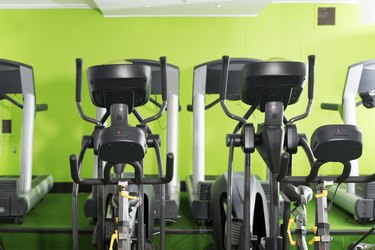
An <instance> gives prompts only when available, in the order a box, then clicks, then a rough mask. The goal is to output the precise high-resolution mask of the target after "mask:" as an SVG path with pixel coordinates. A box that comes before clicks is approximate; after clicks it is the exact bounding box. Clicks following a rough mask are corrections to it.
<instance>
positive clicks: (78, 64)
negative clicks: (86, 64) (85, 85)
mask: <svg viewBox="0 0 375 250" xmlns="http://www.w3.org/2000/svg"><path fill="white" fill-rule="evenodd" d="M81 89H82V59H81V58H77V59H76V102H81V97H82V90H81Z"/></svg>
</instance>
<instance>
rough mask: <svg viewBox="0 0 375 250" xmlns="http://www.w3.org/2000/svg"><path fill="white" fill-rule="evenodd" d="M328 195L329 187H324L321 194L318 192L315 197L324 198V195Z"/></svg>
mask: <svg viewBox="0 0 375 250" xmlns="http://www.w3.org/2000/svg"><path fill="white" fill-rule="evenodd" d="M327 196H328V190H327V189H324V190H323V191H322V193H320V194H316V195H315V198H317V199H318V198H322V197H327Z"/></svg>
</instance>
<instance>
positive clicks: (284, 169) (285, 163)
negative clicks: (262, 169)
mask: <svg viewBox="0 0 375 250" xmlns="http://www.w3.org/2000/svg"><path fill="white" fill-rule="evenodd" d="M289 160H290V155H289V153H287V152H284V153H283V154H282V155H281V161H280V168H279V172H278V173H277V176H276V180H277V181H281V180H282V179H284V178H285V176H286V175H287V173H288V167H289Z"/></svg>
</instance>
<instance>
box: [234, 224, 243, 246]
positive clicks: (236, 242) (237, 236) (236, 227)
mask: <svg viewBox="0 0 375 250" xmlns="http://www.w3.org/2000/svg"><path fill="white" fill-rule="evenodd" d="M242 224H243V221H242V220H241V219H233V220H232V235H231V237H232V246H233V247H234V248H236V247H238V246H239V245H240V241H241V231H242Z"/></svg>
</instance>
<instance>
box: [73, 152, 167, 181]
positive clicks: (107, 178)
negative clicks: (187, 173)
mask: <svg viewBox="0 0 375 250" xmlns="http://www.w3.org/2000/svg"><path fill="white" fill-rule="evenodd" d="M69 160H70V173H71V177H72V179H73V181H74V182H75V183H77V184H79V185H106V184H116V183H117V182H119V181H128V182H129V183H130V184H166V183H169V182H171V180H172V178H173V160H174V156H173V153H168V154H167V165H166V175H165V176H164V177H162V178H158V177H151V178H149V177H148V178H144V177H143V176H140V173H141V171H140V168H141V165H140V164H139V162H133V163H131V164H130V165H132V166H133V167H134V171H135V178H112V177H111V174H110V171H111V168H112V167H113V166H114V164H111V163H107V164H106V166H105V168H104V178H102V179H99V178H81V176H80V174H79V171H78V170H79V164H81V162H78V160H77V157H76V155H74V154H72V155H71V156H70V159H69Z"/></svg>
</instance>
